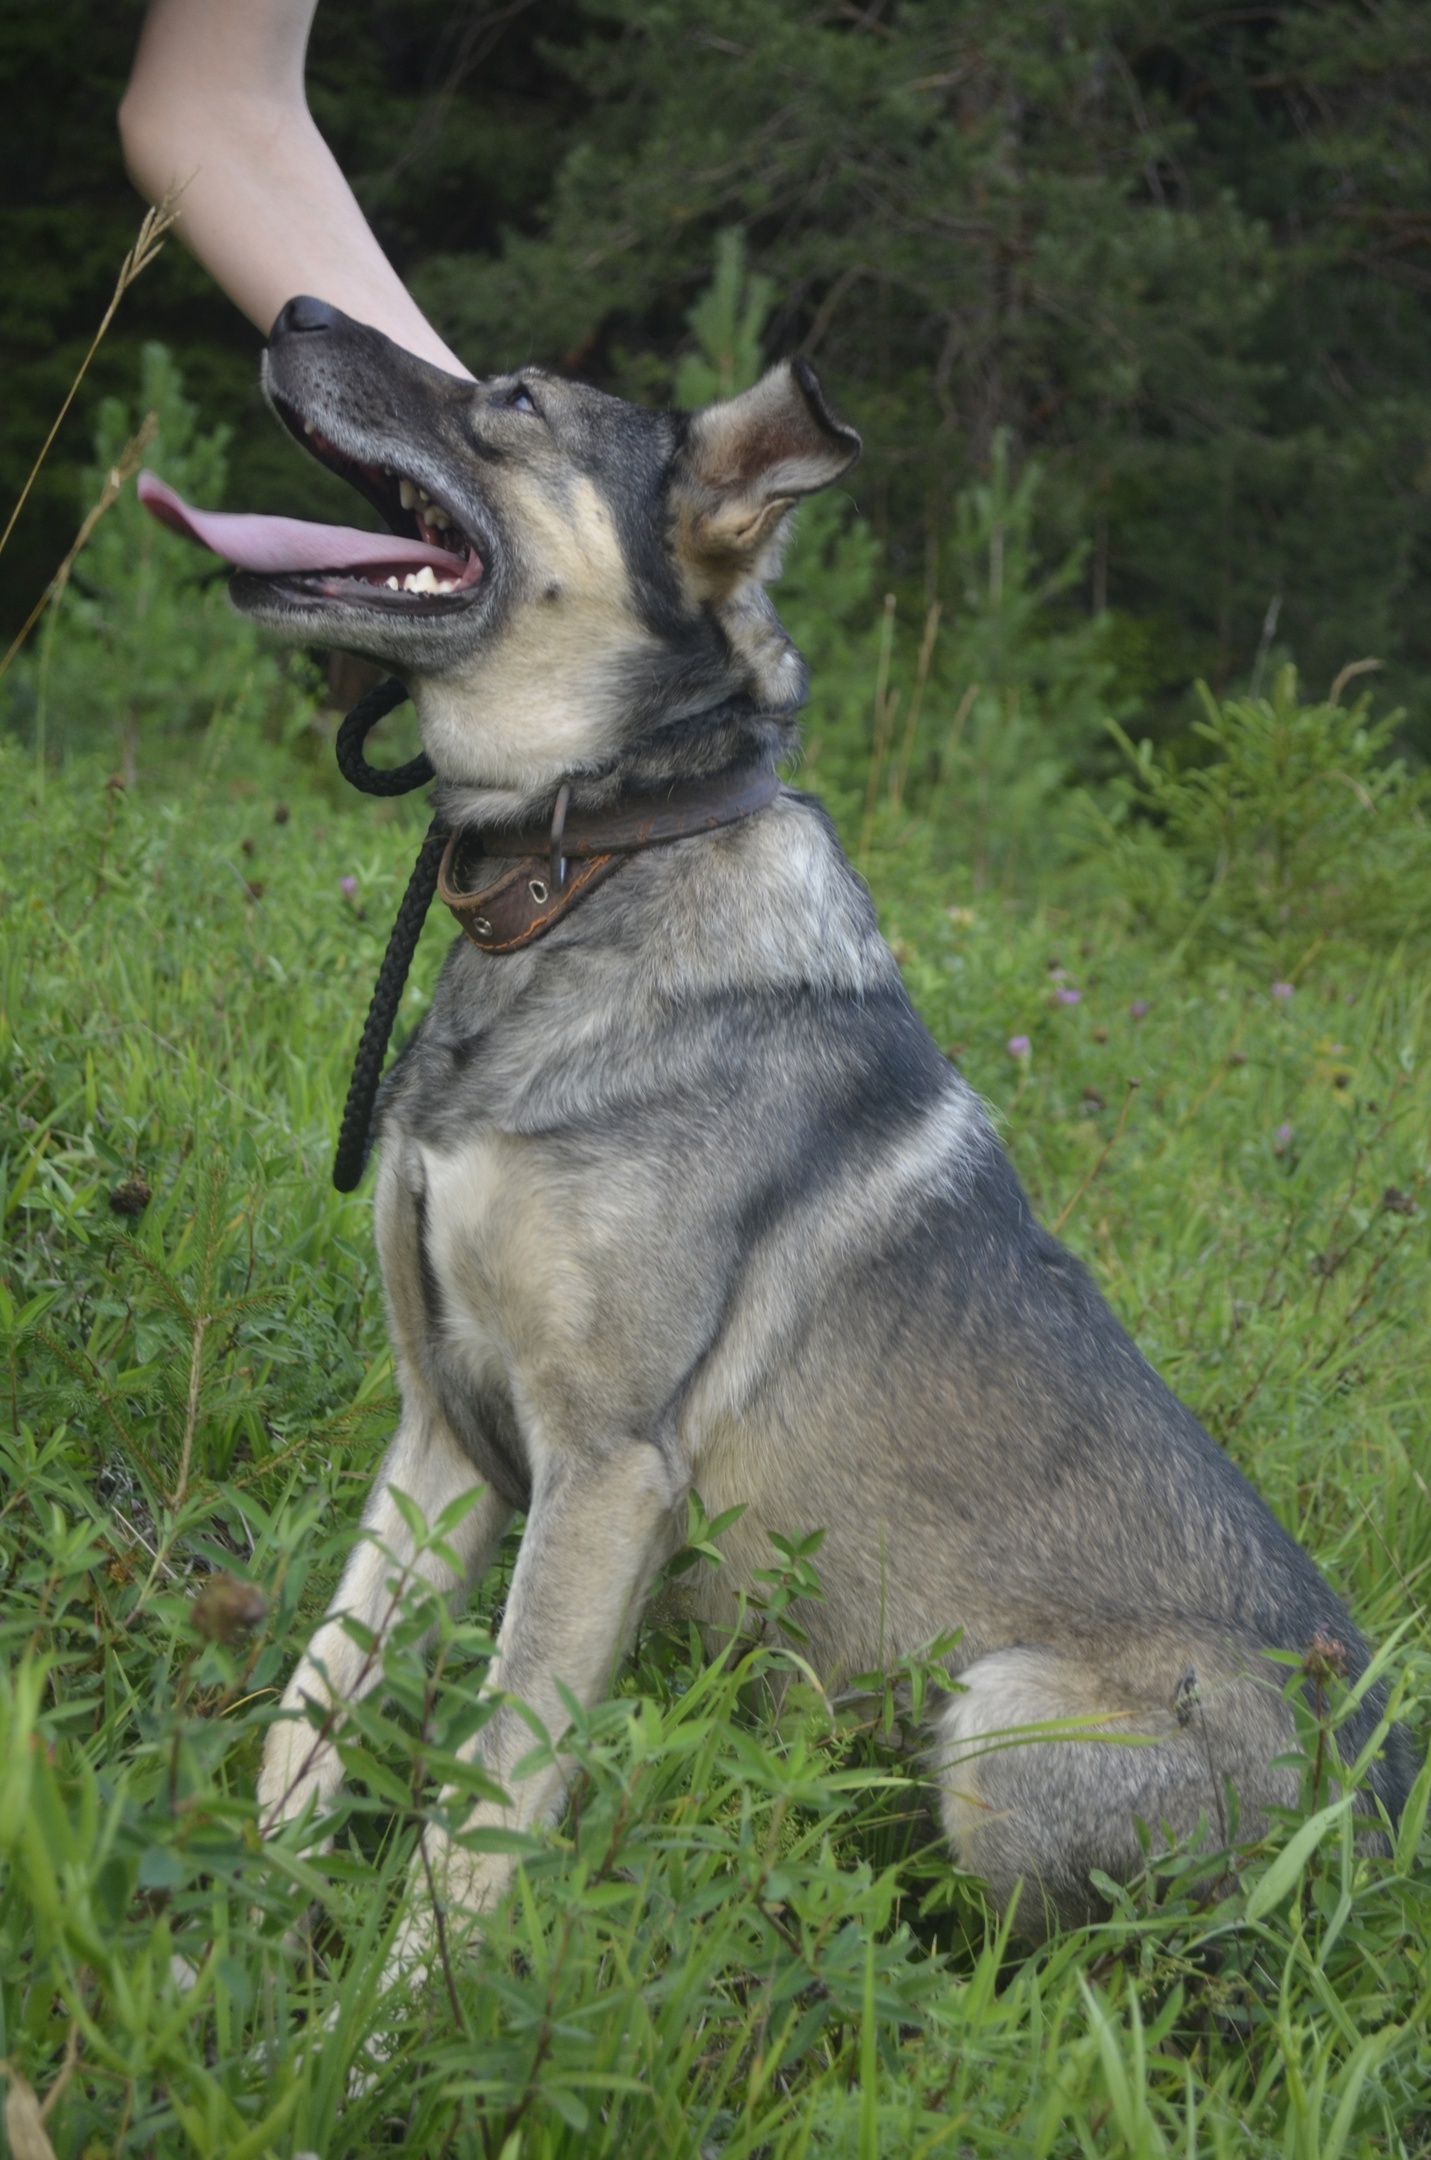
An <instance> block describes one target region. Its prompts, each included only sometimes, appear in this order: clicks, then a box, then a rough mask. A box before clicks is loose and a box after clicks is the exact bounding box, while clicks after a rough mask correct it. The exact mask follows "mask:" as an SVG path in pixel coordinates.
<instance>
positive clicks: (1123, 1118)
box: [1053, 1080, 1143, 1237]
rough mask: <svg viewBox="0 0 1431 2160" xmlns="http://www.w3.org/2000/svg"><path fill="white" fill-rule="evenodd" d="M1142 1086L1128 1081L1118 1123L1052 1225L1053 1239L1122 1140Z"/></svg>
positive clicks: (1138, 1082)
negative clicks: (1129, 1115)
mask: <svg viewBox="0 0 1431 2160" xmlns="http://www.w3.org/2000/svg"><path fill="white" fill-rule="evenodd" d="M1142 1085H1143V1083H1142V1081H1141V1080H1129V1082H1128V1092H1127V1094H1126V1095H1125V1096H1124V1097H1123V1107H1122V1109H1121V1110H1120V1111H1119V1112H1118V1123H1117V1124H1116V1125H1115V1126H1114V1128H1113V1136H1112V1138H1111V1139H1110V1140H1108V1141H1106V1142H1105V1143H1104V1146H1103V1151H1102V1153H1101V1154H1100V1155H1099V1157H1098V1160H1097V1162H1096V1163H1095V1164H1094V1165H1093V1168H1092V1169H1091V1170H1090V1171H1089V1173H1088V1175H1087V1177H1086V1178H1085V1179H1084V1180H1083V1183H1082V1184H1081V1185H1080V1186H1079V1187H1078V1189H1077V1190H1076V1191H1075V1192H1074V1193H1073V1194H1072V1196H1071V1197H1070V1198H1069V1199H1068V1200H1066V1201H1065V1202H1064V1204H1063V1207H1062V1208H1061V1209H1060V1211H1059V1215H1058V1219H1057V1221H1056V1222H1055V1223H1054V1225H1053V1234H1054V1236H1055V1237H1057V1236H1058V1235H1059V1233H1060V1232H1061V1230H1062V1229H1063V1226H1064V1224H1065V1223H1066V1222H1067V1221H1068V1218H1069V1216H1070V1215H1071V1214H1072V1213H1073V1211H1074V1209H1075V1208H1076V1207H1077V1205H1078V1203H1079V1201H1080V1200H1081V1199H1082V1198H1083V1195H1084V1194H1085V1193H1086V1192H1087V1190H1088V1188H1089V1186H1090V1185H1091V1184H1092V1183H1093V1180H1094V1179H1095V1178H1096V1177H1097V1175H1098V1173H1099V1171H1100V1170H1101V1169H1102V1168H1103V1165H1104V1164H1105V1163H1106V1162H1107V1160H1108V1158H1109V1156H1110V1155H1111V1154H1112V1153H1113V1150H1114V1148H1115V1147H1117V1145H1118V1142H1119V1141H1120V1140H1121V1139H1122V1137H1123V1127H1124V1126H1125V1125H1126V1124H1127V1122H1128V1112H1129V1111H1130V1110H1131V1109H1132V1107H1133V1097H1134V1095H1135V1094H1136V1093H1137V1091H1138V1089H1139V1088H1140V1087H1141V1086H1142Z"/></svg>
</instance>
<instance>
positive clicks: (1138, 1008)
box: [1128, 998, 1148, 1020]
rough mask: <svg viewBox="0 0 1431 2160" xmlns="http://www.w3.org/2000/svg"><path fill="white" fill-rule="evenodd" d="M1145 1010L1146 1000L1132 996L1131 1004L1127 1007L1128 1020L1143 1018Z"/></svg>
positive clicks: (1146, 1007) (1146, 1009)
mask: <svg viewBox="0 0 1431 2160" xmlns="http://www.w3.org/2000/svg"><path fill="white" fill-rule="evenodd" d="M1147 1011H1148V1000H1147V999H1146V998H1134V1000H1133V1002H1132V1004H1131V1005H1130V1006H1129V1007H1128V1018H1129V1019H1130V1020H1142V1019H1145V1018H1146V1017H1147Z"/></svg>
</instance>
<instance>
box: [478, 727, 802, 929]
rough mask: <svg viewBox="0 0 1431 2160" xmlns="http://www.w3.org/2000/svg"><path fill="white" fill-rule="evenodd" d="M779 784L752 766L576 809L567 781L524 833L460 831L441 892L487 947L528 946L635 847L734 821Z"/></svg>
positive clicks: (756, 806) (773, 774) (762, 768)
mask: <svg viewBox="0 0 1431 2160" xmlns="http://www.w3.org/2000/svg"><path fill="white" fill-rule="evenodd" d="M779 791H780V775H779V774H778V773H776V772H772V771H771V769H770V768H769V767H768V766H750V765H746V766H743V767H741V768H740V769H739V770H738V771H736V772H731V773H723V774H722V775H721V776H720V777H719V778H718V779H715V780H692V781H687V782H685V783H684V784H682V785H679V786H674V787H669V788H667V789H665V790H664V791H663V792H662V793H661V794H659V795H640V796H631V797H628V798H627V799H626V801H624V802H618V803H616V804H614V805H613V806H612V808H611V809H609V810H575V811H573V812H572V814H571V815H570V817H568V815H567V803H568V802H569V800H570V797H571V789H570V788H569V787H563V788H562V789H561V791H560V793H559V794H558V796H557V799H556V806H555V808H554V810H553V812H552V817H551V822H550V824H549V825H546V826H530V825H529V826H525V827H523V828H521V829H520V830H518V831H514V832H501V831H486V830H482V829H480V828H478V827H476V826H468V827H465V828H464V829H463V830H462V831H460V832H455V833H453V835H452V837H451V838H450V839H449V841H448V843H447V846H446V848H445V849H444V850H443V856H442V864H441V868H440V869H439V870H438V873H437V896H438V898H439V900H441V902H442V903H443V906H444V907H446V908H448V909H450V911H451V913H452V914H453V915H455V916H456V918H457V920H458V922H459V923H460V924H461V925H462V928H463V929H464V930H465V931H466V933H467V935H468V937H469V938H471V940H472V942H473V944H474V945H477V946H480V948H481V950H482V951H483V952H486V953H509V952H518V951H520V949H521V948H522V946H524V945H531V944H533V943H534V942H535V941H536V939H538V938H540V937H545V935H546V933H547V931H548V930H550V929H552V928H553V927H554V925H555V924H557V923H559V922H560V921H561V919H562V917H563V915H567V914H569V913H570V912H571V910H572V909H573V908H574V907H575V906H576V904H577V902H578V901H579V900H584V899H585V897H586V895H587V894H588V893H589V892H591V891H593V890H594V889H595V887H596V886H598V885H599V884H600V883H601V882H602V880H603V879H604V878H608V877H610V875H611V873H612V871H613V870H619V869H620V867H621V864H622V863H623V861H624V860H625V859H626V857H627V856H628V855H634V854H637V853H638V852H639V851H640V850H641V849H642V848H648V847H659V846H660V845H661V844H662V843H663V842H665V841H669V840H689V839H691V838H693V837H694V836H695V835H696V834H699V833H708V832H716V831H718V830H719V828H720V827H721V826H722V825H734V824H735V823H736V822H737V821H738V820H739V819H741V818H746V817H749V816H750V815H751V814H752V812H753V811H756V810H763V809H764V808H765V805H766V804H767V803H768V802H773V801H774V799H775V797H776V795H777V794H778V793H779ZM484 873H485V874H484Z"/></svg>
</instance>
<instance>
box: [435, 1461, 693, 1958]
mask: <svg viewBox="0 0 1431 2160" xmlns="http://www.w3.org/2000/svg"><path fill="white" fill-rule="evenodd" d="M675 1485H676V1481H675V1480H674V1479H673V1476H672V1473H671V1471H670V1468H669V1466H668V1464H667V1463H666V1461H665V1459H664V1457H663V1456H662V1455H661V1454H660V1452H659V1451H658V1450H657V1449H656V1448H655V1447H654V1446H651V1445H648V1444H646V1443H644V1442H628V1443H625V1444H623V1445H621V1446H619V1447H618V1448H616V1449H614V1450H611V1451H609V1452H604V1453H603V1455H602V1456H601V1458H600V1459H596V1458H593V1457H591V1456H587V1457H584V1458H583V1459H581V1460H579V1461H573V1460H572V1459H571V1458H570V1457H567V1458H565V1459H564V1460H560V1461H557V1460H552V1459H549V1460H548V1462H547V1463H546V1464H545V1465H544V1466H543V1469H542V1471H541V1472H540V1473H539V1475H538V1477H537V1480H536V1486H535V1490H534V1493H533V1499H532V1506H531V1510H530V1512H529V1514H528V1517H527V1524H526V1528H525V1530H524V1531H523V1534H522V1546H521V1551H520V1553H519V1554H518V1556H517V1565H516V1569H515V1571H514V1573H513V1576H512V1587H511V1592H510V1595H509V1597H508V1600H507V1610H506V1614H505V1617H504V1618H503V1621H502V1628H501V1633H500V1635H499V1637H498V1644H497V1657H496V1660H495V1662H494V1664H493V1667H492V1670H491V1672H490V1674H489V1675H488V1679H487V1687H488V1689H489V1691H491V1692H492V1693H493V1694H495V1695H498V1696H499V1697H500V1698H501V1699H500V1700H499V1702H498V1706H497V1708H496V1710H495V1712H494V1713H493V1715H492V1717H491V1718H490V1719H489V1720H488V1722H487V1724H486V1725H485V1726H483V1728H482V1730H481V1731H480V1732H479V1733H478V1734H477V1735H476V1737H475V1738H474V1740H473V1741H472V1742H471V1743H470V1745H469V1747H468V1749H467V1751H466V1752H467V1753H468V1754H469V1755H470V1756H471V1757H472V1758H473V1759H474V1760H476V1761H478V1762H480V1763H481V1766H482V1768H483V1769H484V1770H485V1771H486V1772H487V1774H488V1776H490V1777H491V1778H492V1779H494V1780H495V1782H496V1783H497V1785H498V1786H499V1787H500V1788H501V1789H502V1791H503V1793H504V1794H505V1795H506V1796H507V1799H506V1803H505V1804H503V1803H501V1802H498V1801H495V1800H493V1801H483V1802H481V1803H479V1805H478V1806H477V1807H476V1808H475V1809H474V1811H473V1813H472V1814H471V1815H470V1816H469V1818H468V1820H467V1822H466V1824H465V1825H464V1830H465V1831H467V1832H475V1831H486V1830H501V1831H514V1830H515V1831H522V1830H528V1829H531V1828H533V1827H534V1826H535V1825H537V1824H539V1823H541V1822H544V1821H549V1820H550V1819H551V1818H552V1817H553V1816H554V1815H555V1813H556V1811H557V1809H558V1808H559V1807H560V1805H561V1801H562V1796H563V1794H564V1792H565V1789H566V1776H567V1772H566V1769H565V1768H564V1766H563V1765H562V1763H561V1762H560V1761H559V1759H558V1758H557V1757H556V1756H555V1754H551V1755H548V1756H547V1757H546V1758H545V1760H543V1761H542V1762H541V1764H540V1767H537V1768H535V1769H533V1770H530V1771H529V1772H527V1773H526V1774H525V1775H523V1776H521V1777H518V1776H517V1775H516V1771H517V1768H518V1765H519V1764H520V1763H521V1762H522V1758H523V1757H524V1756H527V1755H531V1754H533V1753H534V1752H535V1751H536V1749H537V1748H538V1745H539V1740H538V1733H539V1731H544V1732H545V1733H546V1734H547V1735H549V1736H550V1738H551V1740H553V1741H559V1740H560V1738H561V1736H562V1734H563V1732H564V1731H565V1730H566V1727H567V1725H568V1723H569V1722H570V1714H569V1711H568V1707H567V1704H566V1702H565V1701H564V1699H563V1691H565V1693H566V1695H568V1696H570V1697H571V1698H573V1699H574V1700H575V1701H576V1702H577V1703H579V1704H580V1705H581V1706H582V1707H583V1708H589V1707H590V1706H591V1705H592V1704H594V1703H596V1702H598V1701H599V1700H600V1699H601V1696H602V1695H603V1693H604V1692H605V1691H606V1689H607V1688H608V1687H609V1686H610V1684H611V1679H612V1675H613V1673H614V1671H615V1669H616V1666H617V1663H618V1660H619V1659H620V1657H621V1655H622V1652H623V1650H624V1649H625V1647H626V1645H627V1643H628V1642H629V1639H630V1635H631V1632H632V1630H633V1629H634V1627H635V1623H636V1620H637V1618H638V1617H639V1614H640V1611H641V1607H642V1605H643V1603H644V1600H645V1597H646V1593H647V1591H648V1590H649V1588H650V1584H651V1579H652V1577H653V1575H654V1574H655V1572H656V1569H657V1568H658V1567H659V1566H660V1565H661V1563H662V1561H663V1560H664V1559H666V1558H667V1557H668V1555H669V1553H670V1551H671V1549H672V1545H673V1544H674V1543H676V1542H679V1540H678V1538H675V1537H673V1535H672V1529H673V1524H674V1521H675V1516H674V1509H675V1505H676V1501H677V1498H678V1494H677V1492H676V1489H675ZM519 1705H520V1707H519ZM425 1860H426V1867H425V1868H424V1867H422V1866H421V1865H420V1866H419V1868H418V1870H417V1872H416V1875H415V1879H414V1883H413V1892H412V1895H413V1906H412V1910H411V1912H410V1914H409V1917H408V1920H407V1922H406V1924H405V1926H404V1929H403V1933H402V1935H401V1937H400V1939H399V1942H398V1944H397V1947H396V1950H395V1955H394V1966H395V1969H396V1970H397V1971H401V1970H403V1969H404V1968H406V1967H407V1966H408V1965H410V1964H411V1963H413V1962H414V1961H416V1960H418V1959H420V1958H421V1957H422V1956H423V1954H424V1953H425V1951H426V1949H427V1947H428V1945H429V1943H430V1940H431V1932H432V1929H431V1918H432V1916H431V1912H430V1909H429V1908H428V1907H427V1905H426V1903H425V1898H426V1888H427V1882H428V1880H430V1881H431V1883H432V1885H433V1887H434V1888H435V1889H436V1891H437V1894H438V1896H439V1897H440V1898H441V1899H442V1900H443V1903H444V1905H445V1906H447V1907H448V1908H449V1909H450V1911H451V1913H452V1915H453V1918H454V1919H460V1918H463V1917H465V1919H466V1921H467V1923H468V1925H469V1927H470V1924H471V1923H472V1921H473V1920H475V1919H477V1918H478V1917H479V1916H480V1914H481V1913H482V1911H483V1910H484V1908H485V1907H487V1906H489V1905H490V1904H492V1903H493V1901H494V1900H495V1899H496V1898H497V1897H498V1896H499V1895H500V1894H501V1892H502V1890H503V1889H504V1888H505V1886H506V1884H507V1881H508V1879H509V1878H510V1876H511V1873H512V1869H513V1867H514V1866H515V1861H514V1860H513V1858H512V1856H511V1855H510V1854H508V1853H493V1852H474V1851H472V1850H470V1849H468V1848H466V1847H464V1846H463V1845H461V1844H460V1843H450V1842H447V1841H445V1840H439V1839H438V1837H437V1836H436V1834H435V1833H432V1832H429V1833H428V1841H427V1848H426V1853H425Z"/></svg>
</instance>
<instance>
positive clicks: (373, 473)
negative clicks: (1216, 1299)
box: [139, 413, 484, 613]
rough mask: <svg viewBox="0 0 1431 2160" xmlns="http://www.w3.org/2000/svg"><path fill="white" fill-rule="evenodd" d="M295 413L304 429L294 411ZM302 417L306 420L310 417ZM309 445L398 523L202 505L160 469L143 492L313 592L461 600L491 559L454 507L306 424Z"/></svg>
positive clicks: (259, 573)
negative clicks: (375, 525)
mask: <svg viewBox="0 0 1431 2160" xmlns="http://www.w3.org/2000/svg"><path fill="white" fill-rule="evenodd" d="M283 417H284V418H285V420H287V421H288V422H289V425H290V426H291V427H293V431H294V433H295V434H296V433H298V427H297V426H294V423H293V421H292V420H291V418H290V416H289V415H288V414H287V413H285V414H284V416H283ZM300 425H301V423H300ZM300 440H302V442H303V444H304V447H305V449H308V450H311V451H312V452H313V454H314V456H316V457H317V458H318V459H319V461H320V462H321V463H322V464H324V465H327V466H328V467H329V468H330V469H331V470H333V471H335V472H337V473H339V474H340V475H341V476H342V477H343V478H344V479H345V480H350V481H352V482H353V484H354V485H355V486H356V487H358V488H359V489H360V490H361V491H362V493H363V494H364V495H366V496H367V497H368V500H369V501H370V502H372V503H373V504H374V505H375V506H376V507H377V509H379V510H380V511H381V512H382V514H383V516H384V517H385V518H386V519H387V521H388V523H389V524H390V525H391V526H392V527H393V531H392V532H391V533H374V532H360V531H359V530H357V528H356V527H353V526H344V525H312V524H308V523H306V522H305V521H304V520H303V519H301V518H286V517H258V516H251V515H248V514H245V513H235V512H232V511H226V510H195V509H193V508H191V507H190V505H189V504H188V503H186V502H185V501H184V500H183V498H182V497H181V496H180V495H177V494H176V493H175V491H174V490H173V488H171V487H168V486H166V485H165V483H164V482H163V481H162V480H160V479H159V478H158V477H157V476H156V475H155V474H154V473H151V472H142V473H141V474H140V475H139V499H140V501H141V502H142V503H143V505H144V507H145V509H146V510H148V511H149V513H150V515H151V516H152V517H156V518H158V520H159V522H160V523H161V524H163V525H167V526H169V527H170V529H171V530H172V531H174V532H179V533H183V534H184V535H185V537H186V538H188V539H190V540H195V541H197V542H198V543H199V544H200V546H202V547H207V548H212V550H213V552H214V553H215V554H216V555H222V556H223V557H224V559H225V561H227V562H230V563H232V564H233V566H234V568H235V569H236V570H243V571H247V572H249V573H250V574H251V575H253V576H256V577H261V578H263V579H264V580H265V581H267V582H269V583H272V584H274V585H276V586H278V587H280V588H282V589H284V590H286V591H287V592H288V593H289V594H290V595H292V597H294V598H295V599H299V600H307V601H309V602H318V603H320V604H321V603H322V602H324V601H335V600H336V601H346V602H348V603H350V604H352V603H356V604H358V605H360V606H363V607H370V608H377V609H380V610H395V611H398V612H407V611H410V610H417V611H418V612H422V613H426V612H430V611H432V610H433V609H438V608H442V607H450V606H452V605H454V604H458V603H461V602H462V601H464V600H465V599H466V598H467V597H468V596H470V595H471V593H472V592H473V591H474V589H475V587H476V586H477V585H478V583H479V582H480V580H481V577H482V573H483V568H484V565H483V562H482V558H481V556H480V555H479V554H478V552H477V549H476V548H475V546H474V545H473V543H472V541H471V540H470V539H469V538H468V537H467V535H466V534H465V533H464V532H463V531H462V529H461V527H460V526H459V525H458V523H457V521H456V519H455V518H454V517H453V516H452V514H451V513H450V512H449V511H448V510H446V509H444V507H443V506H442V504H441V503H439V502H437V501H436V500H435V499H434V498H433V497H432V495H430V494H429V493H428V491H427V490H426V489H425V488H423V487H421V486H419V484H418V483H417V482H416V481H415V480H413V479H410V478H409V477H408V476H407V475H406V474H403V473H399V472H394V471H390V470H389V469H388V468H387V467H386V466H382V465H372V464H366V463H361V462H359V461H358V460H356V459H353V458H349V457H347V456H346V455H345V454H344V453H343V452H342V451H340V450H339V449H337V448H336V446H335V445H334V444H332V443H330V442H328V441H327V440H326V438H324V437H322V436H320V435H318V434H317V432H316V431H315V430H313V429H312V428H309V427H307V426H306V425H305V426H303V432H302V435H301V437H300Z"/></svg>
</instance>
